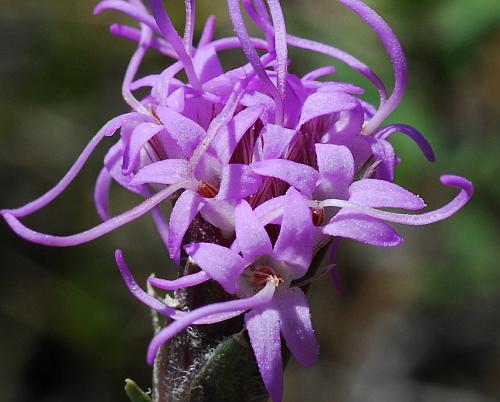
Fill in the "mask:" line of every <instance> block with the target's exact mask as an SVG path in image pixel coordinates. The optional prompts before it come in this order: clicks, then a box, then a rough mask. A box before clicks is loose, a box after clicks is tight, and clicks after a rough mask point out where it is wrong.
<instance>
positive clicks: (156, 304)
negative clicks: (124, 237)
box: [115, 250, 182, 318]
mask: <svg viewBox="0 0 500 402" xmlns="http://www.w3.org/2000/svg"><path fill="white" fill-rule="evenodd" d="M115 259H116V264H117V265H118V268H119V269H120V273H121V275H122V277H123V280H124V281H125V283H126V285H127V287H128V289H129V290H130V293H132V294H133V295H134V296H135V297H136V298H137V299H138V300H139V301H140V302H141V303H144V304H145V305H146V306H148V307H149V308H151V309H153V310H155V311H157V312H159V313H160V314H163V315H165V316H167V317H171V318H174V317H176V318H180V316H181V315H182V312H179V311H177V310H175V309H173V308H172V307H169V306H167V305H166V304H165V303H162V302H161V301H159V300H156V299H155V298H154V297H153V296H151V295H149V294H148V293H146V292H145V291H144V290H142V289H141V287H140V286H139V285H138V284H137V282H136V281H135V279H134V277H133V275H132V273H131V272H130V270H129V268H128V266H127V263H126V262H125V258H124V257H123V253H122V252H121V250H116V251H115ZM179 313H180V314H179Z"/></svg>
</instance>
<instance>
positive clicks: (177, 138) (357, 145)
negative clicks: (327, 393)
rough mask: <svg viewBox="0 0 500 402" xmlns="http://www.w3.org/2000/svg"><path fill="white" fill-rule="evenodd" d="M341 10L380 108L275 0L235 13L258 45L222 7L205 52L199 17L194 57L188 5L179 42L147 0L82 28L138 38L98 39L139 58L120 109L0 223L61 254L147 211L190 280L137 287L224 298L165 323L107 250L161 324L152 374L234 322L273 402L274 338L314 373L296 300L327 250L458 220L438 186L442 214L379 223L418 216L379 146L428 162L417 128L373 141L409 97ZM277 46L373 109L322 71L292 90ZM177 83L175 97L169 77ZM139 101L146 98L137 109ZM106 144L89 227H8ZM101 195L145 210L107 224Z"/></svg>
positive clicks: (379, 24)
mask: <svg viewBox="0 0 500 402" xmlns="http://www.w3.org/2000/svg"><path fill="white" fill-rule="evenodd" d="M339 2H340V3H342V4H344V5H346V6H347V7H349V8H350V9H352V10H353V11H354V12H355V13H356V14H358V15H359V16H360V17H361V18H362V19H363V20H364V21H365V22H366V23H367V24H368V25H369V26H370V27H371V28H372V29H373V30H374V32H375V33H376V34H377V36H378V37H379V38H380V40H381V42H382V44H383V45H384V47H385V48H386V50H387V52H388V55H389V57H390V60H391V63H392V66H393V69H394V73H395V84H394V88H393V90H392V93H390V94H389V93H388V91H387V88H386V87H385V85H384V83H383V82H382V81H381V80H380V78H379V77H378V76H377V75H376V74H375V73H374V72H373V71H372V70H371V69H370V68H369V67H368V66H367V65H366V64H364V63H363V62H362V61H360V60H358V59H357V58H355V57H354V56H352V55H350V54H348V53H346V52H344V51H342V50H339V49H336V48H334V47H332V46H330V45H326V44H323V43H319V42H315V41H311V40H308V39H304V38H299V37H296V36H293V35H290V34H288V33H287V31H286V26H285V19H284V16H283V12H282V9H281V5H280V2H279V1H278V0H267V1H266V2H264V1H263V0H243V5H244V9H245V10H246V12H247V13H248V15H249V16H250V18H251V19H252V21H253V22H254V23H255V24H256V25H257V26H258V27H259V28H260V29H261V30H262V33H263V36H264V39H261V38H255V37H251V36H250V34H249V32H248V29H247V26H246V23H245V19H244V16H243V14H242V8H241V5H240V1H239V0H228V1H227V4H228V10H229V14H230V18H231V21H232V24H233V27H234V31H235V34H236V36H235V37H227V38H222V39H214V38H213V37H214V32H215V17H210V18H208V19H207V21H206V23H205V26H204V28H203V31H202V35H201V39H200V41H199V42H198V44H197V46H194V44H193V33H194V25H195V19H194V15H195V11H194V10H195V2H194V0H186V1H185V4H186V24H185V29H184V35H182V36H181V35H179V33H178V32H177V31H176V29H175V27H174V25H173V24H172V21H171V20H170V17H169V15H168V13H167V12H166V10H165V8H164V6H163V3H162V1H161V0H148V2H147V3H148V5H149V8H148V7H146V5H145V4H144V3H143V1H142V0H104V1H101V2H100V3H99V4H98V5H97V7H96V8H95V14H99V13H101V12H103V11H105V10H115V11H118V12H121V13H123V14H125V15H128V16H129V17H131V18H133V19H134V20H135V21H137V22H138V23H139V28H136V27H132V26H128V25H119V24H114V25H112V26H111V32H112V34H114V35H117V36H120V37H123V38H125V39H127V40H130V41H132V42H135V43H137V50H136V51H135V53H134V54H133V56H132V58H131V60H130V63H129V65H128V68H127V71H126V73H125V77H124V80H123V85H122V96H123V99H124V100H125V102H126V103H127V104H128V105H129V106H130V108H131V109H132V110H131V111H130V112H129V113H126V114H123V115H121V116H118V117H115V118H113V119H112V120H111V121H109V122H108V123H106V124H105V125H104V127H103V128H102V129H101V130H100V131H99V132H98V133H97V134H96V135H95V136H94V137H93V138H92V139H91V141H90V142H89V144H88V145H87V147H86V148H85V149H84V150H83V152H82V153H81V155H80V156H79V157H78V158H77V160H76V162H75V163H74V165H73V166H72V167H71V168H70V170H69V171H68V172H67V173H66V175H65V176H64V177H63V178H62V179H61V180H60V181H59V183H57V184H56V185H55V186H54V187H53V188H52V189H51V190H49V191H48V192H47V193H46V194H44V195H42V196H41V197H39V198H37V199H36V200H34V201H32V202H30V203H28V204H26V205H24V206H22V207H20V208H16V209H4V210H2V211H1V214H2V216H3V217H4V219H5V220H6V222H7V223H8V224H9V225H10V226H11V228H12V229H13V230H14V231H15V232H16V233H17V234H18V235H20V236H21V237H24V238H25V239H28V240H30V241H33V242H36V243H40V244H46V245H53V246H71V245H77V244H82V243H85V242H88V241H91V240H94V239H96V238H98V237H101V236H103V235H105V234H107V233H109V232H111V231H113V230H115V229H117V228H119V227H121V226H123V225H125V224H127V223H128V222H130V221H132V220H135V219H137V218H138V217H140V216H142V215H145V214H147V213H149V212H151V216H152V218H153V220H154V223H155V225H156V227H157V229H158V232H159V234H160V236H161V238H162V240H163V241H164V243H165V245H166V247H167V249H168V251H169V254H170V257H171V259H172V260H173V261H175V262H176V263H179V262H180V257H181V254H182V253H183V252H185V253H186V255H187V256H189V257H190V258H191V259H193V260H194V262H196V264H197V265H198V266H199V267H200V268H201V271H200V272H197V273H195V274H192V275H188V276H185V277H181V278H179V279H177V280H173V281H168V280H164V279H158V278H151V279H150V282H151V283H152V284H153V285H154V286H156V287H158V288H161V289H164V290H175V289H180V288H184V287H189V286H195V285H197V284H200V283H202V282H205V281H208V280H215V281H217V282H218V283H220V284H221V285H222V286H223V288H224V289H225V291H226V292H227V293H229V294H231V295H233V297H234V299H233V300H230V301H227V302H220V303H214V304H209V305H206V306H203V307H201V308H199V309H196V310H193V311H189V312H185V311H178V310H176V309H174V308H173V307H171V306H168V305H166V304H165V303H163V302H161V301H159V300H156V299H154V298H153V297H152V296H150V295H148V294H147V293H145V292H144V291H142V289H141V288H140V287H139V286H138V284H137V283H136V282H135V280H134V279H133V276H132V274H131V273H130V271H129V270H128V268H127V266H126V264H125V261H124V260H123V256H122V254H121V252H120V251H118V252H117V253H116V260H117V263H118V266H119V268H120V271H121V273H122V275H123V277H124V279H125V282H126V283H127V285H128V287H129V289H130V291H131V292H132V293H133V294H134V295H135V296H136V297H137V298H138V299H139V300H140V301H142V302H143V303H145V304H146V305H148V306H149V307H151V308H153V309H155V310H156V311H158V312H160V313H161V314H164V315H166V316H167V317H170V318H171V319H172V320H173V322H172V323H171V324H169V325H168V326H167V327H165V328H164V329H163V330H162V331H161V332H160V333H159V334H158V335H157V336H156V337H155V338H154V339H153V341H152V343H151V345H150V349H149V352H148V360H149V361H150V362H152V360H153V359H154V356H155V353H156V351H157V350H158V348H159V347H160V346H161V345H162V344H163V343H165V342H167V341H168V340H169V339H170V338H172V337H173V336H175V335H176V334H177V333H179V332H180V331H182V330H183V329H185V328H187V327H188V326H189V325H192V324H200V325H201V324H205V325H206V324H210V323H214V322H218V321H222V320H226V319H229V318H231V317H234V316H236V315H240V314H245V325H246V329H247V330H248V333H249V336H250V341H251V344H252V347H253V349H254V352H255V356H256V358H257V362H258V365H259V369H260V372H261V374H262V378H263V380H264V383H265V385H266V387H267V390H268V391H269V393H270V395H271V397H272V398H273V400H274V401H280V400H281V395H282V362H281V336H283V338H284V339H285V341H286V343H287V346H288V348H289V349H290V351H291V352H292V354H293V355H294V357H295V358H296V359H297V360H298V361H299V362H300V363H302V364H304V365H311V364H313V363H314V361H315V359H316V356H317V344H316V341H315V338H314V333H313V329H312V325H311V321H310V314H309V308H308V305H307V301H306V298H305V295H304V293H303V292H302V290H301V289H300V287H299V286H297V283H299V284H301V283H303V282H301V278H303V277H304V276H305V275H306V274H308V275H311V274H312V273H311V261H312V258H313V257H314V255H315V254H316V253H317V252H318V251H319V250H320V249H323V248H324V247H328V246H329V245H332V248H334V249H335V248H336V247H337V245H338V243H339V241H340V239H344V238H349V239H354V240H356V241H360V242H363V243H367V244H370V245H374V246H379V247H392V246H397V245H399V244H401V243H402V240H403V239H402V238H401V237H400V236H399V234H398V233H397V232H396V231H395V230H394V229H393V228H392V227H391V226H390V225H389V223H397V224H406V225H424V224H429V223H433V222H436V221H438V220H442V219H445V218H447V217H449V216H450V215H452V214H454V213H455V212H457V211H458V210H459V209H460V208H462V207H463V206H464V205H465V204H466V203H467V202H468V200H469V199H470V197H471V196H472V192H473V189H472V184H471V183H470V182H469V181H468V180H467V179H464V178H461V177H458V176H453V175H445V176H442V177H441V182H442V183H443V184H444V185H446V186H451V187H457V188H458V189H459V190H460V191H459V194H458V195H457V196H456V197H455V198H454V199H453V200H452V201H451V202H449V203H448V204H447V205H445V206H443V207H441V208H438V209H436V210H434V211H431V212H425V213H422V214H407V213H399V212H394V211H386V210H383V209H382V208H396V209H402V210H409V211H416V210H420V209H422V208H424V207H425V204H424V202H423V200H422V199H421V198H420V197H418V196H416V195H414V194H413V193H411V192H409V191H408V190H406V189H404V188H402V187H400V186H399V185H397V184H395V183H393V181H394V172H395V168H396V165H397V163H398V162H399V158H398V156H397V155H396V153H395V151H394V149H393V147H392V145H391V144H390V142H389V141H390V138H391V137H392V135H393V134H395V133H402V134H405V135H407V136H409V137H410V138H411V139H413V140H414V141H415V143H416V144H417V145H418V147H419V148H420V149H421V151H422V152H423V154H424V156H425V157H426V158H427V159H428V160H430V161H433V160H434V154H433V151H432V148H431V146H430V144H429V143H428V142H427V140H426V139H425V137H424V136H423V135H422V134H421V133H420V132H419V131H417V130H416V129H414V128H412V127H410V126H407V125H404V124H396V125H388V126H385V127H381V125H382V123H383V122H384V120H385V119H386V118H387V117H388V116H389V115H390V113H391V112H392V111H393V110H394V109H395V108H396V107H397V105H398V104H399V102H400V101H401V99H402V96H403V93H404V90H405V87H406V81H407V70H406V60H405V57H404V54H403V51H402V49H401V46H400V44H399V42H398V41H397V39H396V37H395V35H394V34H393V32H392V30H391V29H390V27H389V26H388V24H387V23H386V22H385V21H384V20H383V19H382V18H381V17H380V16H379V15H378V14H377V13H376V12H375V11H373V10H372V9H371V8H370V7H368V6H367V5H366V4H364V3H363V2H362V1H360V0H339ZM288 46H292V47H297V48H301V49H304V50H308V51H311V52H316V53H321V54H324V55H328V56H330V57H331V58H333V59H336V60H338V61H340V62H342V63H345V64H346V65H348V66H349V67H351V68H352V69H354V70H355V71H357V72H359V73H360V74H362V75H364V76H365V77H366V78H368V80H369V81H370V82H371V83H372V84H373V85H374V86H375V88H376V89H377V91H378V93H379V95H380V103H379V105H378V106H375V105H371V104H369V103H368V102H366V101H364V100H363V99H362V97H361V96H362V95H363V93H364V90H363V89H362V88H359V87H357V86H355V85H353V84H351V83H346V82H341V81H336V80H332V79H331V78H330V77H329V76H330V75H331V74H333V73H334V72H335V69H334V68H333V67H329V66H327V67H320V68H318V69H316V70H314V71H311V72H309V73H308V74H305V75H304V76H302V77H298V76H297V75H295V74H293V73H292V72H291V71H289V67H290V66H293V62H292V61H291V60H290V59H289V57H288ZM234 48H239V49H241V50H242V51H243V53H244V55H245V56H246V58H247V60H248V63H247V64H245V65H243V66H240V67H238V68H235V69H233V70H230V71H224V70H223V68H222V64H221V62H220V59H219V56H220V55H221V53H222V52H223V51H225V50H227V49H234ZM149 50H152V51H156V52H159V53H160V54H162V55H164V56H166V57H168V58H171V59H173V62H172V63H171V64H170V65H169V66H168V67H167V68H166V69H165V70H163V71H161V72H160V73H158V74H153V75H148V76H144V77H141V78H137V77H136V76H137V73H138V71H139V67H140V65H141V63H142V60H143V58H144V56H145V54H146V53H147V52H148V51H149ZM258 50H259V51H261V54H259V53H258ZM181 72H184V73H185V76H186V78H187V79H186V81H185V82H184V81H183V80H182V79H180V78H179V74H180V73H181ZM320 78H321V79H322V80H320ZM138 89H143V90H144V89H148V92H149V93H148V95H147V96H145V97H144V98H142V99H137V98H136V96H135V94H134V93H135V91H136V90H138ZM117 132H118V133H119V134H118V135H117V136H118V138H117V140H116V142H115V143H114V145H113V146H112V147H111V148H110V149H109V150H108V152H107V154H106V156H105V158H104V166H103V168H102V170H101V172H100V174H99V176H98V178H97V181H96V185H95V189H94V198H95V205H96V210H97V213H98V215H99V217H100V219H101V220H102V222H101V223H100V224H98V225H96V226H94V227H93V228H91V229H89V230H86V231H84V232H81V233H77V234H74V235H69V236H54V235H49V234H45V233H41V232H35V231H33V230H32V229H30V228H28V227H27V226H25V225H24V224H23V223H22V222H21V221H20V219H21V218H23V217H25V216H28V215H31V214H33V213H34V212H36V211H38V210H39V209H41V208H43V207H44V206H46V205H47V204H49V203H50V202H52V201H53V200H54V199H55V198H57V197H58V196H59V195H60V194H61V193H62V192H63V191H64V190H65V189H66V187H67V186H68V185H69V184H70V183H71V182H72V180H73V179H74V178H75V177H76V175H77V174H78V173H79V171H80V170H81V169H82V167H83V166H84V164H85V163H86V161H87V160H88V158H89V157H90V156H91V154H92V153H93V151H94V149H95V148H96V147H97V146H98V145H99V144H100V142H101V141H102V140H103V139H104V138H105V137H110V136H113V135H115V133H117ZM113 183H117V184H118V185H120V186H122V187H123V188H125V189H127V190H128V191H131V192H133V193H135V194H137V195H139V196H140V197H142V198H143V201H142V202H140V203H139V204H138V205H137V206H135V207H134V208H132V209H130V210H128V211H125V212H123V213H122V214H119V215H117V216H114V217H112V216H110V212H109V202H110V200H109V191H110V187H111V185H112V184H113ZM167 199H168V200H170V201H171V202H172V205H173V208H172V212H171V214H170V216H169V217H168V218H167V217H165V216H164V214H163V212H162V210H161V209H160V204H161V203H163V202H164V201H165V200H167ZM197 216H198V217H201V218H202V219H203V220H205V221H206V222H208V223H209V224H211V225H213V226H214V228H215V229H216V230H218V232H219V234H220V235H221V238H224V239H225V240H226V241H227V242H228V244H230V243H231V242H232V245H231V247H223V246H220V245H215V244H209V243H193V244H189V245H184V248H183V241H184V238H185V234H186V232H187V231H188V229H189V228H190V227H191V225H192V222H193V220H194V219H195V218H196V217H197ZM276 225H277V226H276ZM315 268H317V267H315Z"/></svg>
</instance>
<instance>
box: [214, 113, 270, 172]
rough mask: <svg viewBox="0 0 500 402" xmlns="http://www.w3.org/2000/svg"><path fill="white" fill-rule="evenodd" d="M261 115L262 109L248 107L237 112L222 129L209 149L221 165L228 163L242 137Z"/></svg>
mask: <svg viewBox="0 0 500 402" xmlns="http://www.w3.org/2000/svg"><path fill="white" fill-rule="evenodd" d="M261 114H262V107H261V106H260V105H259V106H254V107H249V108H247V109H245V110H243V111H241V112H239V113H238V114H237V115H236V116H234V117H233V119H232V120H231V121H230V122H229V123H228V124H227V126H224V127H222V128H221V129H220V130H219V132H218V133H217V135H216V137H215V138H214V140H213V141H212V143H211V144H210V147H211V149H212V150H213V151H214V152H215V155H217V157H218V158H219V160H220V161H221V162H222V163H223V164H227V163H229V160H230V159H231V156H232V155H233V152H234V150H235V148H236V146H237V145H238V143H239V142H240V140H241V138H242V137H243V135H244V134H245V133H246V132H247V131H248V130H249V129H250V127H252V126H253V125H254V124H255V122H256V121H257V119H258V118H259V116H260V115H261Z"/></svg>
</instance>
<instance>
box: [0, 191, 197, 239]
mask: <svg viewBox="0 0 500 402" xmlns="http://www.w3.org/2000/svg"><path fill="white" fill-rule="evenodd" d="M186 185H188V183H187V182H181V183H178V184H174V185H172V186H169V187H167V188H165V189H163V190H162V191H160V192H158V193H156V194H155V195H153V196H152V197H150V198H148V199H147V200H145V201H143V202H142V203H140V204H139V205H137V206H135V207H134V208H132V209H130V210H128V211H127V212H124V213H122V214H120V215H118V216H115V217H113V218H111V219H109V220H107V221H106V222H103V223H101V224H100V225H97V226H95V227H93V228H92V229H88V230H85V231H84V232H81V233H78V234H74V235H69V236H53V235H49V234H45V233H40V232H36V231H34V230H32V229H30V228H28V227H26V226H24V225H23V224H22V223H21V222H20V221H19V220H18V219H17V218H16V217H15V216H14V215H12V213H11V212H10V211H9V210H2V211H1V215H2V216H3V217H4V219H5V221H6V222H7V224H8V225H9V226H10V227H11V228H12V230H13V231H14V232H16V233H17V235H19V236H20V237H22V238H23V239H26V240H29V241H31V242H33V243H38V244H43V245H46V246H58V247H68V246H76V245H78V244H83V243H87V242H89V241H91V240H94V239H97V238H99V237H101V236H104V235H105V234H107V233H109V232H112V231H113V230H115V229H117V228H119V227H121V226H123V225H125V224H127V223H129V222H131V221H133V220H135V219H137V218H139V217H140V216H142V215H144V214H145V213H147V212H149V211H150V210H151V209H153V208H154V207H155V206H156V205H158V204H159V203H160V202H162V201H163V200H165V199H166V198H168V197H170V196H171V195H172V194H173V193H175V192H176V191H177V190H179V189H181V188H183V187H185V186H186Z"/></svg>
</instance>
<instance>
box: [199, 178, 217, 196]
mask: <svg viewBox="0 0 500 402" xmlns="http://www.w3.org/2000/svg"><path fill="white" fill-rule="evenodd" d="M198 194H199V195H201V196H202V197H205V198H215V197H217V194H219V190H217V188H215V187H214V186H212V185H211V184H210V183H207V182H206V181H205V180H202V181H201V182H200V185H199V187H198Z"/></svg>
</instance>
